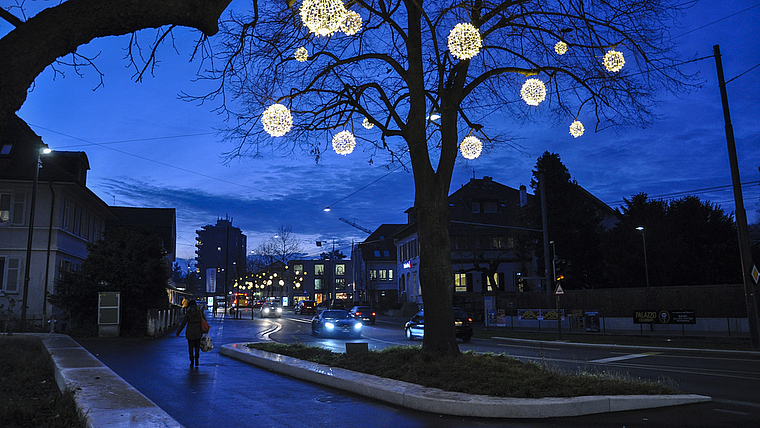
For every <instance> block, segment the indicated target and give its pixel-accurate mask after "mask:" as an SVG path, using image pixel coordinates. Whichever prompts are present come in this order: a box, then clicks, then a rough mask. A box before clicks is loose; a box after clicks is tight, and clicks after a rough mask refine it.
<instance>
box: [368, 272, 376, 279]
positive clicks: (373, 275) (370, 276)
mask: <svg viewBox="0 0 760 428" xmlns="http://www.w3.org/2000/svg"><path fill="white" fill-rule="evenodd" d="M369 279H370V280H376V279H377V270H376V269H370V270H369Z"/></svg>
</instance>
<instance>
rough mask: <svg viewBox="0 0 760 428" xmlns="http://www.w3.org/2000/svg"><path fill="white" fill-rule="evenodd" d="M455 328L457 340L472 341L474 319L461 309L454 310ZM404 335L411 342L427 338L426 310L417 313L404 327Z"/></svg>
mask: <svg viewBox="0 0 760 428" xmlns="http://www.w3.org/2000/svg"><path fill="white" fill-rule="evenodd" d="M454 327H455V328H456V335H457V339H462V342H464V343H468V342H469V341H470V339H472V318H471V317H470V316H469V315H467V312H466V311H465V310H464V309H461V308H454ZM404 335H406V338H407V339H409V340H414V339H416V338H420V339H422V338H423V337H425V310H424V309H423V310H421V311H419V312H417V314H416V315H414V316H413V317H412V319H410V320H409V321H408V322H407V323H406V324H405V325H404Z"/></svg>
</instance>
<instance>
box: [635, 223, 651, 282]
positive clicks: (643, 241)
mask: <svg viewBox="0 0 760 428" xmlns="http://www.w3.org/2000/svg"><path fill="white" fill-rule="evenodd" d="M636 230H639V231H641V242H642V244H644V275H645V276H646V280H647V288H649V266H648V265H647V240H646V238H645V237H644V227H643V226H639V227H637V228H636Z"/></svg>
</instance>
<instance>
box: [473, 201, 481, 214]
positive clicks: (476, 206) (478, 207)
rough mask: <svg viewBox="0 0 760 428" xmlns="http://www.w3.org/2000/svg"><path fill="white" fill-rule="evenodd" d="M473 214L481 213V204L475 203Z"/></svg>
mask: <svg viewBox="0 0 760 428" xmlns="http://www.w3.org/2000/svg"><path fill="white" fill-rule="evenodd" d="M472 212H473V213H479V212H480V202H473V203H472Z"/></svg>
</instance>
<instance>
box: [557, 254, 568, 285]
mask: <svg viewBox="0 0 760 428" xmlns="http://www.w3.org/2000/svg"><path fill="white" fill-rule="evenodd" d="M567 265H568V263H567V260H565V259H558V260H554V279H555V280H556V281H557V282H560V281H562V280H563V279H565V274H564V271H565V267H566V266H567Z"/></svg>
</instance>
